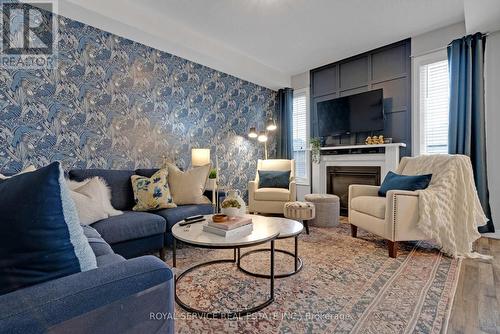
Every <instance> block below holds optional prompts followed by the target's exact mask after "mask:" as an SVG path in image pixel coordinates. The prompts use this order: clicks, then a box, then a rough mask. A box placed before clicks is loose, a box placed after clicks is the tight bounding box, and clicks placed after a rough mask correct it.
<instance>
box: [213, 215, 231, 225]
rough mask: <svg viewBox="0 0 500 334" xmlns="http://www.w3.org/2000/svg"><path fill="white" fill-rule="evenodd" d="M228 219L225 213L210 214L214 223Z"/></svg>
mask: <svg viewBox="0 0 500 334" xmlns="http://www.w3.org/2000/svg"><path fill="white" fill-rule="evenodd" d="M228 219H229V217H228V216H227V215H223V214H217V215H213V216H212V221H213V222H214V223H223V222H226V221H227V220H228Z"/></svg>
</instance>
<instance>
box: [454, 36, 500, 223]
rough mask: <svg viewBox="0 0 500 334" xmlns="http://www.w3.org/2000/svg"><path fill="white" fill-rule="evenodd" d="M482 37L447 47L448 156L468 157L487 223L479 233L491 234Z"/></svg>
mask: <svg viewBox="0 0 500 334" xmlns="http://www.w3.org/2000/svg"><path fill="white" fill-rule="evenodd" d="M485 42H486V39H485V37H484V36H483V34H482V33H476V34H474V35H468V36H465V37H463V38H459V39H456V40H454V41H452V42H451V43H450V45H449V46H448V64H449V71H450V119H449V121H450V123H449V138H448V139H449V149H448V150H449V153H450V154H465V155H467V156H469V157H470V159H471V162H472V168H473V169H474V180H475V182H476V188H477V193H478V196H479V200H480V201H481V205H482V207H483V210H484V213H485V214H486V216H487V217H488V218H489V219H490V221H489V222H488V224H487V225H486V226H484V227H481V228H480V229H479V231H480V232H494V231H495V228H494V226H493V222H492V221H491V211H490V204H489V194H488V179H487V174H486V130H485V108H484V47H485Z"/></svg>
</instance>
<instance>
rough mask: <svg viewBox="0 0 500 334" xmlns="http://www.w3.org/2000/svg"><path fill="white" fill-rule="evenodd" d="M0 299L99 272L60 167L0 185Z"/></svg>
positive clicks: (13, 179)
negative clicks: (73, 276) (96, 269)
mask: <svg viewBox="0 0 500 334" xmlns="http://www.w3.org/2000/svg"><path fill="white" fill-rule="evenodd" d="M0 217H1V219H0V245H1V252H0V294H5V293H8V292H11V291H14V290H17V289H20V288H22V287H25V286H29V285H34V284H38V283H42V282H45V281H49V280H53V279H56V278H59V277H63V276H67V275H71V274H74V273H77V272H80V271H87V270H90V269H94V268H96V267H97V264H96V258H95V255H94V253H93V252H92V249H91V248H90V245H89V243H88V241H87V238H86V237H85V235H84V233H83V230H82V228H81V226H80V223H79V220H78V213H77V211H76V207H75V204H74V203H73V200H72V199H71V196H70V195H69V190H68V189H67V187H66V182H65V180H64V172H63V170H62V169H61V166H60V164H59V162H54V163H52V164H50V165H48V166H46V167H43V168H40V169H38V170H37V171H34V172H31V173H26V174H21V175H17V176H15V177H12V178H10V179H7V180H4V181H0Z"/></svg>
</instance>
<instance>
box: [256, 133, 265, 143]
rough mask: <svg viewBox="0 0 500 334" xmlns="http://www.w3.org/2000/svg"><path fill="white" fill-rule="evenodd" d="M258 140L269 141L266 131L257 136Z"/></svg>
mask: <svg viewBox="0 0 500 334" xmlns="http://www.w3.org/2000/svg"><path fill="white" fill-rule="evenodd" d="M257 140H258V141H260V142H261V143H264V142H266V141H267V134H266V132H265V131H260V132H259V136H258V137H257Z"/></svg>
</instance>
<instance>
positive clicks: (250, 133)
mask: <svg viewBox="0 0 500 334" xmlns="http://www.w3.org/2000/svg"><path fill="white" fill-rule="evenodd" d="M257 136H258V135H257V130H256V129H255V126H252V127H251V128H250V131H248V137H250V138H257Z"/></svg>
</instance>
